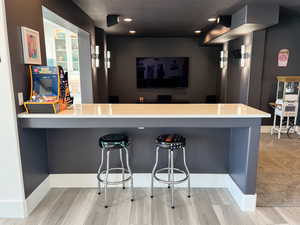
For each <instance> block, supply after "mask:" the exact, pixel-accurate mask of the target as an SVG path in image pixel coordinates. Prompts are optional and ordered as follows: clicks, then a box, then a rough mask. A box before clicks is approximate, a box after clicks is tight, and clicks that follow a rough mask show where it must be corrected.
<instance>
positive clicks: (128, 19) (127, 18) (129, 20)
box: [123, 17, 133, 23]
mask: <svg viewBox="0 0 300 225" xmlns="http://www.w3.org/2000/svg"><path fill="white" fill-rule="evenodd" d="M132 20H133V19H131V18H129V17H126V18H124V19H123V21H124V22H127V23H130V22H132Z"/></svg>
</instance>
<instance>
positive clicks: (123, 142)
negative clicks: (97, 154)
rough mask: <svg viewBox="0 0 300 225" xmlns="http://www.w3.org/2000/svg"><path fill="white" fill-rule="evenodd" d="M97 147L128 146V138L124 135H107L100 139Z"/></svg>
mask: <svg viewBox="0 0 300 225" xmlns="http://www.w3.org/2000/svg"><path fill="white" fill-rule="evenodd" d="M99 145H100V147H101V148H103V147H107V146H110V147H111V146H128V137H127V136H126V135H125V134H107V135H105V136H102V137H100V139H99Z"/></svg>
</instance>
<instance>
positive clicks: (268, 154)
mask: <svg viewBox="0 0 300 225" xmlns="http://www.w3.org/2000/svg"><path fill="white" fill-rule="evenodd" d="M257 196H258V206H300V139H289V138H287V136H285V135H284V136H283V137H282V138H281V139H280V140H278V139H277V138H276V137H275V136H274V137H272V136H271V135H270V134H263V135H262V138H261V145H260V154H259V168H258V178H257ZM299 221H300V220H299ZM299 223H300V222H299Z"/></svg>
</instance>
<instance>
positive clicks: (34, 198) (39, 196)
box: [26, 176, 51, 216]
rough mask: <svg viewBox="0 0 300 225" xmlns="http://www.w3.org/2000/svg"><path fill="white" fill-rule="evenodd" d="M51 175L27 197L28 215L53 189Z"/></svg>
mask: <svg viewBox="0 0 300 225" xmlns="http://www.w3.org/2000/svg"><path fill="white" fill-rule="evenodd" d="M49 181H50V179H49V176H48V177H47V178H46V179H45V180H44V181H43V182H42V183H41V184H40V185H39V186H38V187H37V188H36V189H35V190H34V191H33V192H32V193H31V194H30V195H29V196H28V197H27V199H26V215H27V216H28V215H30V213H31V212H32V211H33V210H34V209H35V208H36V207H37V205H38V204H39V203H40V202H41V201H42V200H43V198H44V197H45V196H46V195H47V194H48V192H49V191H50V189H51V186H50V182H49Z"/></svg>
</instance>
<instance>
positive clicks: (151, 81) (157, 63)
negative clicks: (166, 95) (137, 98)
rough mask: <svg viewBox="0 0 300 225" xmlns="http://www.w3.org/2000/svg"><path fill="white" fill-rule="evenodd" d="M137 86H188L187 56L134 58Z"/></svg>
mask: <svg viewBox="0 0 300 225" xmlns="http://www.w3.org/2000/svg"><path fill="white" fill-rule="evenodd" d="M136 69H137V87H138V88H176V87H181V88H184V87H187V86H188V72H189V58H188V57H160V58H158V57H140V58H137V59H136Z"/></svg>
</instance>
